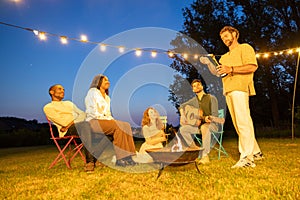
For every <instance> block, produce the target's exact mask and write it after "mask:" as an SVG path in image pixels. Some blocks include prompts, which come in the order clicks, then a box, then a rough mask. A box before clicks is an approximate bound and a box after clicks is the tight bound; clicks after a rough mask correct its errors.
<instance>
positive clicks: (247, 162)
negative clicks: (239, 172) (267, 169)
mask: <svg viewBox="0 0 300 200" xmlns="http://www.w3.org/2000/svg"><path fill="white" fill-rule="evenodd" d="M255 166H256V165H255V164H254V162H253V161H251V160H249V159H248V158H247V157H245V158H242V159H240V160H239V161H238V162H237V163H236V164H235V165H233V166H232V167H231V168H232V169H234V168H241V167H255Z"/></svg>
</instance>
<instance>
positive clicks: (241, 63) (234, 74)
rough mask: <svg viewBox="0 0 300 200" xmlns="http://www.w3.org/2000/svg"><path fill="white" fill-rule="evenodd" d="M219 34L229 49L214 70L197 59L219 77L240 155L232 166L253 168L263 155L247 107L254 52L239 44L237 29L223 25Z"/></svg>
mask: <svg viewBox="0 0 300 200" xmlns="http://www.w3.org/2000/svg"><path fill="white" fill-rule="evenodd" d="M220 37H221V39H222V41H223V43H224V44H225V45H226V46H227V47H228V48H229V52H227V53H225V54H224V55H222V56H221V58H220V60H219V62H220V64H221V65H219V66H218V67H217V69H216V68H215V66H214V65H213V64H212V63H211V62H210V61H209V59H208V58H206V57H201V58H200V61H201V62H202V63H203V64H207V65H208V68H209V69H210V71H211V73H213V74H215V75H218V76H220V75H222V76H223V78H222V82H223V92H224V95H225V97H226V103H227V106H228V109H229V112H230V115H231V118H232V122H233V125H234V127H235V130H236V132H237V134H238V136H239V152H240V154H241V155H240V159H239V161H238V162H237V163H236V164H235V165H234V166H232V168H240V167H255V166H256V165H255V164H254V160H261V159H262V158H263V154H262V153H261V150H260V148H259V146H258V144H257V141H256V139H255V134H254V127H253V122H252V118H251V115H250V109H249V96H252V95H255V90H254V82H253V75H254V72H255V71H256V70H257V68H258V65H257V60H256V56H255V52H254V49H253V48H252V47H251V46H250V45H249V44H246V43H244V44H239V42H238V38H239V31H238V30H237V29H235V28H233V27H231V26H225V27H224V28H223V29H222V30H221V31H220ZM224 74H226V76H224Z"/></svg>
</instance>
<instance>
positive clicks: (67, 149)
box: [47, 118, 86, 169]
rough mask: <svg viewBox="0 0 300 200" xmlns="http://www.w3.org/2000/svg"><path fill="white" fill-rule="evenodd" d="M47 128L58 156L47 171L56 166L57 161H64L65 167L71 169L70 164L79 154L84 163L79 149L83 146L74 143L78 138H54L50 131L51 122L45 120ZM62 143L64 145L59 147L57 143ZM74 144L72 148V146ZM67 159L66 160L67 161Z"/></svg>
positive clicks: (74, 136) (72, 136) (73, 136)
mask: <svg viewBox="0 0 300 200" xmlns="http://www.w3.org/2000/svg"><path fill="white" fill-rule="evenodd" d="M47 121H48V124H49V127H50V133H51V139H52V140H53V141H54V143H55V145H56V147H57V149H58V151H59V154H58V155H57V156H56V158H55V159H54V160H53V162H52V163H51V165H50V166H49V169H50V168H52V167H53V166H54V165H56V164H57V163H58V162H59V161H61V160H64V161H65V163H66V165H67V167H68V168H69V169H72V167H71V162H72V160H73V159H74V158H75V156H76V155H77V154H78V153H79V154H80V156H81V158H82V160H83V161H84V162H86V160H85V157H84V155H83V154H82V152H81V149H82V147H83V144H82V143H81V144H78V143H77V142H76V139H78V138H80V137H79V136H76V135H71V136H64V137H55V136H54V133H53V130H52V123H51V121H50V120H49V119H48V118H47ZM60 141H64V142H66V144H64V145H60V144H59V142H60ZM73 144H74V147H72V145H73ZM67 158H68V159H67Z"/></svg>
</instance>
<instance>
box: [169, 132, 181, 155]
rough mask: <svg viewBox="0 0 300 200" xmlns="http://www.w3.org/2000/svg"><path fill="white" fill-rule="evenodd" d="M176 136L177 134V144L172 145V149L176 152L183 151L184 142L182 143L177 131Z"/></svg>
mask: <svg viewBox="0 0 300 200" xmlns="http://www.w3.org/2000/svg"><path fill="white" fill-rule="evenodd" d="M175 136H176V139H177V143H175V144H174V145H173V146H172V148H171V151H172V152H175V151H176V152H178V151H183V150H182V143H181V140H180V138H179V136H178V134H177V133H175Z"/></svg>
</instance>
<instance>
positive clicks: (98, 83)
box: [90, 74, 108, 95]
mask: <svg viewBox="0 0 300 200" xmlns="http://www.w3.org/2000/svg"><path fill="white" fill-rule="evenodd" d="M104 78H105V76H104V75H103V74H97V75H96V76H95V77H94V79H93V81H92V83H91V85H90V89H91V88H97V89H98V90H100V86H101V84H102V81H103V79H104ZM105 93H106V94H107V95H108V89H107V90H105Z"/></svg>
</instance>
